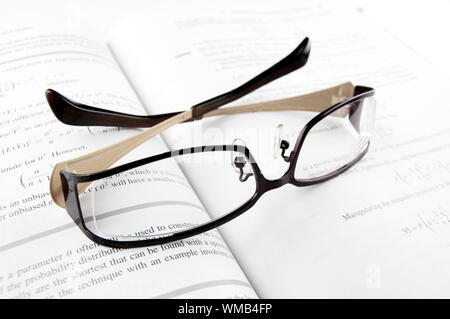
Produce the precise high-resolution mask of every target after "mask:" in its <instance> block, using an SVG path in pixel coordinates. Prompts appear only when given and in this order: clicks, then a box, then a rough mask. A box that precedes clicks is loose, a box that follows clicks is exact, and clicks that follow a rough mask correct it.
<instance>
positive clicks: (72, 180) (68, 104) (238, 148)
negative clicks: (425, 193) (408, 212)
mask: <svg viewBox="0 0 450 319" xmlns="http://www.w3.org/2000/svg"><path fill="white" fill-rule="evenodd" d="M305 41H306V43H305ZM300 47H302V48H303V49H306V51H303V52H306V60H305V59H304V56H302V58H303V61H302V64H303V65H304V64H306V61H307V58H308V55H309V50H310V44H309V40H308V39H307V38H306V39H305V40H304V41H303V42H302V43H301V44H300V46H299V47H298V48H300ZM298 48H297V49H298ZM297 49H296V50H297ZM291 55H292V53H291ZM287 58H289V56H288V57H286V58H285V59H283V60H282V61H280V62H279V63H277V64H276V65H274V66H273V67H272V68H270V69H269V70H266V71H265V72H263V73H261V74H260V75H258V76H257V77H256V78H258V77H260V76H261V75H263V74H264V73H266V72H268V71H270V70H271V69H273V68H274V67H276V66H277V65H279V64H280V63H281V62H283V61H284V60H286V59H287ZM303 65H301V66H303ZM301 66H299V67H301ZM299 67H297V68H299ZM295 69H296V68H295ZM291 71H292V70H291ZM291 71H289V72H291ZM278 72H279V69H278ZM284 72H286V70H284ZM289 72H287V73H289ZM268 73H269V74H270V72H268ZM281 73H283V72H281ZM272 74H273V70H272ZM284 74H286V73H284ZM280 76H282V75H278V76H276V77H273V76H272V78H271V79H267V78H266V79H265V81H266V82H265V83H269V82H271V81H273V80H274V79H276V78H278V77H280ZM256 78H254V79H252V80H250V81H249V82H252V81H253V80H255V79H256ZM262 78H263V79H264V76H263V77H262ZM249 82H247V83H246V84H248V83H249ZM246 84H244V85H243V86H245V85H246ZM243 86H241V87H240V88H242V87H243ZM260 86H261V85H259V86H256V88H258V87H260ZM256 88H255V87H253V88H252V89H251V90H249V91H248V90H247V92H245V93H243V94H242V95H240V96H239V97H241V96H243V95H245V94H247V93H249V92H252V91H253V90H255V89H256ZM238 89H239V88H238ZM238 89H235V90H238ZM235 90H234V91H235ZM324 91H325V90H324ZM231 92H233V91H230V92H228V93H225V94H223V95H221V96H219V97H216V98H213V99H210V100H208V101H206V102H202V103H200V104H198V105H201V106H206V108H198V105H196V106H194V107H192V108H191V109H192V110H200V111H196V112H195V113H194V112H192V117H191V119H189V118H188V119H187V120H196V119H201V118H202V117H203V115H205V114H206V113H208V112H211V111H212V110H214V109H216V108H218V107H219V106H222V105H224V104H227V103H229V102H230V101H232V100H235V99H237V98H239V97H236V95H234V96H233V95H232V96H231V97H230V96H228V97H227V94H230V93H231ZM55 94H57V95H56V96H55ZM374 94H375V90H374V89H373V88H370V87H366V86H355V87H354V91H353V96H352V97H350V98H346V99H344V100H343V101H340V102H338V103H335V104H333V105H331V106H330V107H328V108H326V109H324V110H323V111H321V112H320V113H319V114H317V115H316V116H314V117H313V118H312V119H311V120H310V121H308V122H307V124H306V125H305V126H304V127H303V129H302V130H301V131H300V133H299V136H298V138H297V140H296V143H295V145H294V147H293V149H292V151H291V153H290V154H289V156H287V157H284V160H285V161H286V162H289V167H288V169H287V170H286V172H285V173H284V174H283V176H282V177H280V178H278V179H275V180H270V179H267V178H265V177H264V175H263V174H262V172H261V170H260V168H259V166H258V164H257V163H256V161H255V159H254V157H253V156H252V154H251V152H250V150H249V149H248V148H247V147H246V146H242V145H205V146H197V147H190V148H184V149H179V150H172V151H168V152H164V153H161V154H157V155H153V156H150V157H147V158H143V159H139V160H136V161H132V162H129V163H126V164H123V165H119V166H116V167H113V168H108V169H105V170H101V171H98V172H94V173H85V174H79V173H74V172H70V171H66V170H60V171H59V172H55V170H54V172H53V173H59V174H58V175H59V177H60V181H61V188H62V192H63V195H64V199H65V207H66V210H67V212H68V213H69V215H70V216H71V218H72V219H73V220H74V222H75V224H76V225H77V226H78V227H79V228H80V229H81V231H82V232H83V233H84V234H85V235H86V236H87V237H88V238H89V239H91V240H93V241H94V242H96V243H98V244H100V245H105V246H109V247H114V248H135V247H145V246H153V245H160V244H165V243H168V242H172V241H177V240H181V239H185V238H188V237H192V236H195V235H199V234H201V233H204V232H206V231H209V230H211V229H214V228H217V227H219V226H221V225H223V224H225V223H227V222H228V221H230V220H232V219H234V218H236V217H237V216H239V215H241V214H243V213H244V212H246V211H247V210H249V209H250V208H251V207H252V206H253V205H254V204H255V203H256V202H257V201H258V199H259V198H260V197H261V196H262V195H263V194H265V193H266V192H268V191H270V190H273V189H276V188H279V187H281V186H283V185H285V184H292V185H294V186H299V187H301V186H309V185H314V184H318V183H322V182H325V181H327V180H329V179H332V178H334V177H336V176H338V175H340V174H342V173H343V172H345V171H346V170H348V169H349V168H350V167H352V166H353V165H355V164H356V163H357V162H358V161H359V160H360V159H361V158H362V157H363V156H364V155H365V154H366V153H367V151H368V149H369V145H370V141H368V142H367V145H366V147H365V148H364V149H363V150H362V151H361V153H360V154H358V156H356V157H355V158H354V159H353V160H351V161H350V162H349V163H347V164H345V165H344V166H341V167H339V168H337V169H336V170H334V171H332V172H330V173H328V174H325V175H323V176H320V177H316V178H311V179H296V178H295V168H296V164H297V161H298V158H299V155H300V151H301V148H302V146H303V143H304V141H305V139H306V137H307V135H308V132H309V131H310V130H311V129H312V128H313V127H314V126H315V125H316V124H317V123H319V122H320V121H321V120H323V119H324V118H326V117H327V116H329V115H331V114H332V113H334V112H336V111H338V110H339V109H341V108H344V107H346V106H349V105H351V104H352V103H355V102H358V101H362V100H363V99H365V98H367V97H371V96H373V95H374ZM233 97H234V98H233ZM47 99H48V102H49V105H50V107H51V108H52V111H53V112H54V114H55V115H56V116H57V117H58V119H60V120H61V121H63V122H65V123H66V124H71V125H105V124H106V125H109V126H117V125H119V126H126V127H138V126H137V125H149V126H154V125H155V123H156V125H157V124H158V123H161V122H164V121H167V120H170V119H171V118H174V117H177V116H180V114H182V113H169V114H162V115H156V116H155V115H153V116H135V115H130V114H124V113H118V112H113V111H108V110H104V109H100V108H95V107H91V106H87V105H83V104H81V103H77V102H73V101H71V100H69V99H67V98H65V97H63V96H61V95H59V93H57V92H55V91H53V90H47ZM221 103H223V104H221ZM61 106H63V107H62V108H61ZM73 107H76V108H77V110H74V109H73ZM68 110H69V111H68ZM63 111H64V112H63ZM67 112H68V113H67ZM70 112H78V114H77V115H79V117H78V118H77V117H74V116H73V114H71V113H70ZM102 113H103V114H106V115H108V116H110V118H105V117H102V116H98V117H96V115H99V114H102ZM68 114H69V115H72V117H70V116H68ZM93 114H95V116H91V117H90V115H93ZM74 118H75V119H76V120H75V122H72V123H68V122H69V121H68V119H71V120H73V119H74ZM146 119H147V122H145V121H146ZM187 120H184V121H187ZM151 121H153V123H149V122H151ZM184 121H183V122H184ZM208 151H233V152H236V153H240V154H243V155H244V156H245V157H246V158H247V159H248V160H249V162H250V165H251V167H252V173H253V175H254V177H255V183H256V187H255V192H254V194H253V195H252V196H251V197H250V198H249V199H248V200H247V201H246V202H245V203H243V204H242V205H241V206H239V207H237V208H236V209H234V210H232V211H231V212H229V213H227V214H226V215H223V216H221V217H219V218H216V219H213V220H211V221H209V222H206V223H203V224H200V225H197V226H195V227H193V228H190V229H187V230H181V231H176V232H173V233H167V234H161V235H155V236H153V237H154V238H149V239H143V240H130V241H118V240H112V239H107V238H103V237H100V236H98V235H96V234H94V233H93V232H91V231H90V230H89V228H88V227H87V226H86V223H85V218H84V217H83V213H82V209H81V204H80V200H79V189H80V187H79V184H82V183H84V184H85V183H91V182H93V181H96V180H98V179H102V178H106V177H110V176H112V175H116V174H119V173H122V172H124V171H127V170H130V169H133V168H136V167H139V166H142V165H146V164H150V163H152V162H156V161H160V160H163V159H167V158H171V157H175V156H180V155H183V154H193V153H199V152H208Z"/></svg>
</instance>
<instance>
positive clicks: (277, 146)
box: [273, 124, 290, 162]
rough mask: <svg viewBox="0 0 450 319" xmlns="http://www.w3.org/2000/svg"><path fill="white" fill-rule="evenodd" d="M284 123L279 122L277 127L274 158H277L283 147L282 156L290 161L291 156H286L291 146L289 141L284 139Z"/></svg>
mask: <svg viewBox="0 0 450 319" xmlns="http://www.w3.org/2000/svg"><path fill="white" fill-rule="evenodd" d="M283 128H284V125H283V124H278V125H277V127H276V129H275V132H276V133H275V140H274V144H273V158H274V159H277V158H278V154H279V151H280V149H281V157H282V158H283V159H284V160H285V161H286V162H289V159H290V156H286V155H285V153H286V150H287V149H288V148H289V142H288V141H286V140H285V139H283V138H282V137H283Z"/></svg>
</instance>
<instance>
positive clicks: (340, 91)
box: [50, 82, 354, 207]
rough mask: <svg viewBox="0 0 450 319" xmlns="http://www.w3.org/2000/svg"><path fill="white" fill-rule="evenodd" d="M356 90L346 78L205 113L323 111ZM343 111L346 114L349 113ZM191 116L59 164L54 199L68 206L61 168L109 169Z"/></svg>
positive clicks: (53, 185) (52, 180) (172, 119)
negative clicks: (314, 89) (316, 88)
mask: <svg viewBox="0 0 450 319" xmlns="http://www.w3.org/2000/svg"><path fill="white" fill-rule="evenodd" d="M353 93H354V86H353V84H352V83H350V82H346V83H343V84H341V85H338V86H334V87H331V88H328V89H324V90H321V91H317V92H313V93H309V94H305V95H299V96H294V97H290V98H286V99H279V100H271V101H266V102H261V103H253V104H247V105H239V106H233V107H228V108H223V109H216V110H213V111H211V112H208V113H206V114H205V115H204V117H210V116H218V115H229V114H239V113H249V112H262V111H286V110H295V111H312V112H321V111H323V110H325V109H326V108H328V107H330V106H331V105H333V104H336V103H338V102H340V101H342V100H344V99H346V98H350V97H352V96H353ZM340 115H341V116H345V115H346V114H340ZM189 120H192V109H189V110H187V111H185V112H182V113H179V114H177V115H174V116H172V117H170V118H169V119H167V120H165V121H163V122H161V123H159V124H157V125H155V126H153V127H151V128H149V129H146V130H145V131H143V132H141V133H138V134H136V135H134V136H131V137H129V138H127V139H124V140H123V141H120V142H118V143H115V144H112V145H110V146H107V147H105V148H102V149H99V150H97V151H95V152H92V153H89V154H86V155H83V156H80V157H77V158H74V159H71V160H67V161H64V162H61V163H58V164H56V165H55V167H54V168H53V171H52V174H51V177H50V195H51V197H52V199H53V201H54V202H55V203H56V204H57V205H58V206H60V207H65V199H64V194H63V189H62V184H61V177H60V171H62V170H64V171H68V172H72V173H76V174H89V173H94V172H99V171H103V170H106V169H108V168H110V167H111V166H112V165H113V164H114V163H115V162H117V161H118V160H119V159H121V158H122V157H123V156H125V155H126V154H127V153H129V152H130V151H132V150H133V149H135V148H136V147H138V146H139V145H141V144H142V143H144V142H145V141H147V140H149V139H150V138H152V137H154V136H156V135H158V134H160V133H161V132H163V131H165V130H167V129H168V128H170V127H172V126H174V125H175V124H178V123H182V122H185V121H189ZM88 186H89V183H84V184H82V185H79V187H78V191H79V192H80V193H81V192H83V191H84V190H85V189H86V188H87V187H88Z"/></svg>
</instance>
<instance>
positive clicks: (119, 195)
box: [79, 150, 256, 241]
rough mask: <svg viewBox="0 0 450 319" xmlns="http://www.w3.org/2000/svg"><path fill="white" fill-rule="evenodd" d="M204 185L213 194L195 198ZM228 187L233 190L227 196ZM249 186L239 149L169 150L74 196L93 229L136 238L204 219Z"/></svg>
mask: <svg viewBox="0 0 450 319" xmlns="http://www.w3.org/2000/svg"><path fill="white" fill-rule="evenodd" d="M193 176H199V178H198V179H196V178H192V177H193ZM204 188H209V189H213V190H215V194H216V196H213V197H214V198H206V199H205V198H201V194H202V189H204ZM230 188H233V189H235V190H237V192H235V193H234V192H233V195H232V196H231V195H230V193H229V192H228V191H227V190H228V189H230ZM255 189H256V182H255V176H254V175H253V171H252V166H251V164H250V161H249V160H248V158H247V157H246V156H245V155H244V154H243V153H239V152H235V151H222V150H215V151H211V150H210V151H206V152H197V153H191V154H173V156H172V157H169V158H166V159H162V160H159V161H155V162H152V163H148V164H145V165H142V166H139V167H136V168H133V169H130V170H128V171H125V172H121V173H119V174H116V175H113V176H109V177H106V178H102V179H99V180H96V181H94V182H92V183H90V184H89V186H88V188H87V189H86V190H85V191H84V192H83V193H81V194H79V201H80V208H81V212H82V215H83V220H84V222H85V225H86V227H87V229H88V230H89V231H91V232H92V233H93V234H95V235H97V236H99V237H101V238H105V239H111V240H115V241H136V240H146V239H153V238H158V237H161V236H166V235H169V234H172V233H175V232H179V231H182V230H189V229H192V228H194V227H196V226H198V225H200V224H204V223H207V222H210V221H212V220H214V219H216V218H219V217H221V216H223V215H226V214H228V213H230V212H231V211H233V210H234V209H236V208H238V207H239V206H241V205H242V204H244V203H245V202H246V201H248V200H249V199H250V198H251V197H252V195H253V194H254V192H255ZM208 193H210V192H208ZM207 204H213V205H211V207H208V205H207ZM210 208H214V210H212V209H211V210H210Z"/></svg>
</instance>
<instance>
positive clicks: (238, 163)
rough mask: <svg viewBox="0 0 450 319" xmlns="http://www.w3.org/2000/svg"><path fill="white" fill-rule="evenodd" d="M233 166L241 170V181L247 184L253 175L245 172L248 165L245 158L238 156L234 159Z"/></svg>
mask: <svg viewBox="0 0 450 319" xmlns="http://www.w3.org/2000/svg"><path fill="white" fill-rule="evenodd" d="M233 165H234V167H235V168H237V169H238V170H239V180H240V181H241V182H245V181H246V180H247V179H248V178H249V177H250V176H252V175H253V173H248V172H244V168H245V166H246V165H247V161H246V160H245V157H243V156H237V157H235V159H234V162H233Z"/></svg>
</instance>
